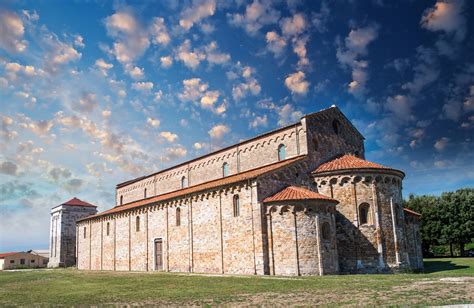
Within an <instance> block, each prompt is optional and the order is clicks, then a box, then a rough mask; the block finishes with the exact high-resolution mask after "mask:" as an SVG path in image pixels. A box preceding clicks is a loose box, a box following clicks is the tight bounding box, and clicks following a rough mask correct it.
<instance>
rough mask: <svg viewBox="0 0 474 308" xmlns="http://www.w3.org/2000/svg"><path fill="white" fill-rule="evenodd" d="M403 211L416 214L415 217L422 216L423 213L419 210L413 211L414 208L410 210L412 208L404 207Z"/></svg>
mask: <svg viewBox="0 0 474 308" xmlns="http://www.w3.org/2000/svg"><path fill="white" fill-rule="evenodd" d="M403 211H405V213H406V214H409V215H413V216H415V217H421V214H420V213H417V212H415V211H412V210H410V209H407V208H403Z"/></svg>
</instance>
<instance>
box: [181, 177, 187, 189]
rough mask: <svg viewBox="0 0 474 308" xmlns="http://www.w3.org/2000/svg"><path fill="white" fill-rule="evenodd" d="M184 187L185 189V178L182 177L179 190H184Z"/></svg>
mask: <svg viewBox="0 0 474 308" xmlns="http://www.w3.org/2000/svg"><path fill="white" fill-rule="evenodd" d="M185 187H186V177H185V176H183V177H182V178H181V188H185Z"/></svg>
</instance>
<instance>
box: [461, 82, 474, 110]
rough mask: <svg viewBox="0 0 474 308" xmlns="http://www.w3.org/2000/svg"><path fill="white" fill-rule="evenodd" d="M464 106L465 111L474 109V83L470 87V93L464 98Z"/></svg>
mask: <svg viewBox="0 0 474 308" xmlns="http://www.w3.org/2000/svg"><path fill="white" fill-rule="evenodd" d="M463 107H464V110H465V111H474V84H473V85H471V86H470V88H469V95H468V96H467V97H466V99H465V100H464V104H463Z"/></svg>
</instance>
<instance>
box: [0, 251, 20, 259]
mask: <svg viewBox="0 0 474 308" xmlns="http://www.w3.org/2000/svg"><path fill="white" fill-rule="evenodd" d="M17 253H18V252H4V253H0V259H5V257H8V256H11V255H16V254H17Z"/></svg>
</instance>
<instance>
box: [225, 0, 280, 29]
mask: <svg viewBox="0 0 474 308" xmlns="http://www.w3.org/2000/svg"><path fill="white" fill-rule="evenodd" d="M227 18H228V20H229V23H230V24H231V25H233V26H236V27H242V28H244V29H245V31H246V32H247V33H248V34H249V35H255V34H257V32H258V31H259V30H260V29H261V28H262V27H264V26H266V25H270V24H275V23H277V22H278V20H279V19H280V12H278V11H277V10H276V9H274V8H273V5H272V1H269V0H268V1H259V0H254V1H253V2H252V3H251V4H249V5H247V7H246V8H245V14H238V13H236V14H227Z"/></svg>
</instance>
